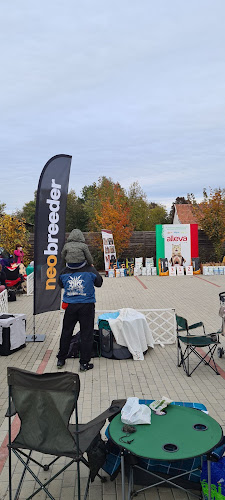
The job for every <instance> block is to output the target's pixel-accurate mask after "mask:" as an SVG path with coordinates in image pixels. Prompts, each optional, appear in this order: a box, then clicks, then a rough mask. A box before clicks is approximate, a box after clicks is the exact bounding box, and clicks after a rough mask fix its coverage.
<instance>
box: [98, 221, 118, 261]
mask: <svg viewBox="0 0 225 500" xmlns="http://www.w3.org/2000/svg"><path fill="white" fill-rule="evenodd" d="M101 232H102V242H103V250H104V262H105V271H108V270H109V269H113V268H114V266H116V262H117V261H116V249H115V245H114V239H113V234H112V231H108V230H107V229H102V231H101Z"/></svg>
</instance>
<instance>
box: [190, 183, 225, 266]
mask: <svg viewBox="0 0 225 500" xmlns="http://www.w3.org/2000/svg"><path fill="white" fill-rule="evenodd" d="M203 197H204V198H203V202H202V203H200V205H194V206H193V209H194V211H195V214H196V218H197V220H198V223H199V225H200V226H201V228H202V229H203V231H204V232H205V233H206V234H207V236H208V238H209V239H210V240H211V241H212V244H213V248H214V252H215V257H216V259H217V260H218V261H219V260H220V259H221V257H222V254H223V244H224V241H225V193H224V190H222V189H220V188H219V189H214V190H213V189H210V194H209V195H208V194H207V192H206V190H205V189H204V191H203Z"/></svg>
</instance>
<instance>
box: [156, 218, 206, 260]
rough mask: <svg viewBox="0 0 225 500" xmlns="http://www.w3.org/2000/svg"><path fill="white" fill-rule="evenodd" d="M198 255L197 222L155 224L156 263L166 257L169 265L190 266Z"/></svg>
mask: <svg viewBox="0 0 225 500" xmlns="http://www.w3.org/2000/svg"><path fill="white" fill-rule="evenodd" d="M193 257H198V224H157V225H156V263H157V268H158V259H163V258H167V259H168V263H169V265H171V266H175V265H179V266H185V267H186V266H190V265H191V259H192V258H193Z"/></svg>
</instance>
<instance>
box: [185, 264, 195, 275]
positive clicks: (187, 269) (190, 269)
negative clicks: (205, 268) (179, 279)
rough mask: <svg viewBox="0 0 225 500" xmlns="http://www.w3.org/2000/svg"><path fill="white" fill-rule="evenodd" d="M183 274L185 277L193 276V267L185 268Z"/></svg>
mask: <svg viewBox="0 0 225 500" xmlns="http://www.w3.org/2000/svg"><path fill="white" fill-rule="evenodd" d="M185 272H186V275H187V276H193V266H186V267H185Z"/></svg>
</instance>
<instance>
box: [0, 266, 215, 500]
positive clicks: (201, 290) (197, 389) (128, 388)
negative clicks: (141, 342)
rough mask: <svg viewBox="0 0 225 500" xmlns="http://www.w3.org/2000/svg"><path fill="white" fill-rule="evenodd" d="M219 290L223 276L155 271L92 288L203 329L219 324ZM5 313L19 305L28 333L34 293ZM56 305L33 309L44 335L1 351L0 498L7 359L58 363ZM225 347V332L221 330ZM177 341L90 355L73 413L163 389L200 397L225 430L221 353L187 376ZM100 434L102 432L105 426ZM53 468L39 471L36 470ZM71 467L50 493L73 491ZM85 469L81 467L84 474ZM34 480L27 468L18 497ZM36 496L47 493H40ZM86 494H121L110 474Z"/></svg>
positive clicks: (107, 303)
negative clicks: (125, 355) (118, 354)
mask: <svg viewBox="0 0 225 500" xmlns="http://www.w3.org/2000/svg"><path fill="white" fill-rule="evenodd" d="M223 291H225V277H224V276H203V275H200V276H180V277H178V276H177V277H169V276H168V277H159V276H140V277H127V278H114V279H110V278H104V282H103V286H102V288H100V289H96V299H97V302H96V310H112V309H113V310H118V309H119V308H125V307H131V308H134V309H164V308H174V309H175V311H176V313H177V314H179V315H181V316H184V317H186V318H187V319H188V321H189V323H193V322H196V321H200V320H202V321H203V322H204V323H205V326H206V330H207V332H216V331H217V330H219V328H220V327H221V318H220V317H219V314H218V311H219V293H220V292H223ZM9 313H12V314H13V313H24V314H26V316H27V334H32V333H33V297H32V296H25V295H23V296H19V297H18V298H17V301H16V302H11V303H9ZM61 322H62V313H60V312H59V311H56V312H49V313H45V314H41V315H38V316H36V317H35V329H36V333H37V334H39V333H44V334H45V335H46V338H45V341H44V342H40V343H28V344H27V346H26V348H25V349H21V350H20V351H18V352H16V353H14V354H12V355H10V356H6V357H3V356H2V357H0V381H1V383H0V500H3V499H6V498H8V492H7V487H8V461H7V456H6V450H7V448H6V445H7V432H8V421H7V419H6V418H5V412H6V409H7V394H8V392H7V391H8V389H7V380H6V369H7V366H15V367H20V368H23V369H27V370H31V371H34V372H39V373H42V372H54V371H56V354H57V350H58V344H59V337H60V330H61ZM220 340H221V343H222V346H223V347H224V348H225V338H223V337H222V336H220ZM176 361H177V351H176V344H172V345H167V346H165V347H164V348H163V347H161V346H159V345H156V346H155V348H154V349H150V348H149V350H148V352H147V354H146V355H145V359H144V361H133V359H129V360H122V361H117V360H111V359H109V360H108V359H105V358H95V359H94V365H95V366H94V369H93V370H91V371H89V372H85V373H81V374H80V380H81V392H80V397H79V401H78V406H79V418H80V421H81V422H82V423H85V422H87V421H88V420H90V419H91V418H93V417H95V416H96V415H98V414H99V413H100V412H101V411H103V410H105V409H106V408H107V407H108V406H109V405H110V402H111V400H113V399H119V398H127V397H129V396H138V397H139V398H141V399H156V398H159V397H160V396H168V397H169V398H171V399H172V400H174V401H190V402H199V403H203V404H204V405H205V406H206V407H207V409H208V411H209V414H210V415H211V416H212V417H214V418H215V419H216V420H217V421H218V422H219V423H220V424H221V426H222V427H223V429H224V430H225V411H224V410H225V356H224V357H222V358H220V359H219V358H216V362H217V364H218V366H219V367H220V368H221V376H218V375H216V374H215V373H214V372H213V371H212V370H211V369H210V368H209V367H206V366H203V364H202V365H201V367H199V368H198V369H197V370H196V371H195V372H194V373H193V375H192V376H191V377H190V378H188V377H187V376H186V375H185V373H184V371H183V369H182V368H178V367H177V366H176ZM78 368H79V361H78V359H69V360H67V362H66V366H65V370H67V371H72V372H78ZM103 437H104V433H103ZM13 466H14V477H15V478H17V477H18V475H19V474H18V472H19V471H20V469H21V466H20V464H18V463H17V462H13ZM57 467H58V466H57V465H54V466H53V469H55V470H56V468H57ZM51 472H52V471H51ZM51 472H47V473H46V472H42V473H41V474H42V478H43V477H46V476H47V475H48V474H50V473H51ZM74 474H75V472H74V471H73V470H72V471H71V469H69V470H68V471H66V472H64V475H63V476H62V477H61V478H60V476H59V479H57V480H55V482H53V483H52V486H51V487H50V488H49V489H50V492H51V493H52V495H53V496H54V497H55V498H56V499H63V500H70V499H74V498H76V488H75V486H74ZM86 474H87V472H86V470H85V469H84V470H83V469H82V475H83V476H85V475H86ZM33 489H34V481H33V479H31V476H30V475H29V474H28V473H27V475H26V478H25V481H24V485H23V489H22V493H21V495H20V497H19V498H20V500H23V499H25V498H27V497H28V496H29V494H31V493H32V491H33ZM34 498H37V499H39V500H40V499H41V500H43V499H45V498H46V496H45V494H43V493H40V494H38V495H37V496H36V497H34ZM137 498H138V499H139V500H144V499H146V500H147V499H152V500H172V499H174V500H185V499H187V498H190V499H191V498H194V497H193V496H191V495H189V496H188V495H187V494H186V493H184V492H182V491H180V490H178V489H171V490H170V489H168V488H165V487H161V488H158V489H156V488H154V489H152V490H150V491H148V492H145V493H140V494H139V495H138V497H137ZM89 499H90V500H101V499H104V500H115V499H117V500H120V499H121V476H120V474H119V475H118V477H117V479H116V481H114V482H111V481H110V480H109V477H108V481H107V482H106V483H104V484H101V482H100V480H99V479H98V478H97V479H96V480H95V482H94V483H93V484H91V487H90V492H89Z"/></svg>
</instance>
